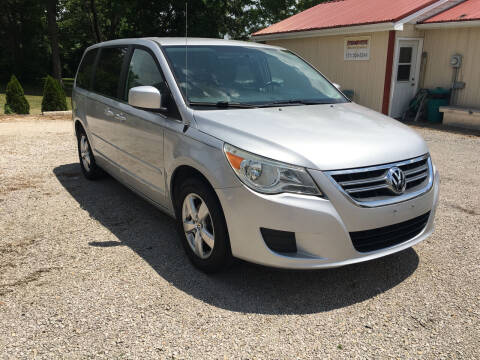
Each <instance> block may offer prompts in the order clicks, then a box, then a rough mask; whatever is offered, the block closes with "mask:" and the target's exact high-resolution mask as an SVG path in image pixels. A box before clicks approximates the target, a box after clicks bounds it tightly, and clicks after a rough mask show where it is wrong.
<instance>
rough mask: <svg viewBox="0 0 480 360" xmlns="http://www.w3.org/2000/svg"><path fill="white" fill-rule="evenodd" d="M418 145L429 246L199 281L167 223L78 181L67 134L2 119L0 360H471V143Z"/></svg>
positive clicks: (118, 189)
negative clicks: (425, 149) (425, 176)
mask: <svg viewBox="0 0 480 360" xmlns="http://www.w3.org/2000/svg"><path fill="white" fill-rule="evenodd" d="M417 130H418V131H419V132H420V133H421V134H422V135H423V136H424V137H425V139H426V140H427V141H428V143H429V146H430V149H431V152H432V156H433V159H434V162H435V163H436V165H437V167H438V168H439V170H440V173H441V176H442V178H441V202H440V205H439V208H438V212H437V217H436V231H435V233H434V235H433V236H432V237H431V238H429V239H428V240H427V241H424V242H423V243H421V244H419V245H417V246H415V248H414V249H409V250H406V251H404V252H402V253H399V254H395V255H392V256H389V257H386V258H383V259H379V260H374V261H371V262H367V263H362V264H357V265H352V266H348V267H343V268H339V269H331V270H324V271H281V270H275V269H269V268H264V267H260V266H255V265H251V264H248V263H244V262H238V263H237V264H235V266H234V267H232V268H231V269H230V270H229V271H228V272H226V273H223V274H220V275H215V276H207V275H204V274H203V273H200V272H198V271H197V270H195V269H194V268H193V267H192V266H191V265H190V264H189V262H188V261H187V259H186V256H185V255H184V254H183V250H182V248H181V245H180V244H179V241H178V238H177V235H176V232H175V230H174V222H173V220H172V219H170V218H169V217H167V216H166V215H163V214H162V213H161V212H159V211H158V210H156V209H155V208H154V207H152V206H151V205H149V204H148V203H146V202H145V201H143V200H141V199H140V198H138V197H137V196H135V195H134V194H132V193H131V192H130V191H128V190H127V189H126V188H124V187H123V186H122V185H120V184H119V183H118V182H116V181H115V180H113V179H111V178H108V177H107V178H105V179H103V180H100V181H98V182H89V181H86V180H85V179H84V178H83V177H82V176H81V173H80V168H79V166H78V165H77V156H76V144H75V140H74V137H73V135H72V133H73V129H72V123H71V122H70V121H64V120H52V121H45V120H44V121H41V120H38V119H36V120H35V119H31V118H26V119H21V120H17V119H6V118H1V117H0V149H1V155H0V358H7V359H8V358H34V357H35V358H49V359H50V358H69V359H75V358H93V357H95V358H97V357H98V358H102V357H104V358H109V359H112V358H115V359H117V358H118V359H124V358H125V359H127V358H128V359H130V358H162V359H163V358H175V359H176V358H179V359H180V358H185V359H224V358H226V359H294V358H299V359H310V358H312V359H320V358H379V359H383V358H389V357H392V358H402V359H406V358H408V359H413V358H427V359H452V358H462V359H474V358H477V359H478V358H479V357H480V308H479V304H480V290H479V289H480V246H479V241H480V137H475V136H471V135H465V134H456V133H452V132H446V131H438V130H432V129H424V128H417Z"/></svg>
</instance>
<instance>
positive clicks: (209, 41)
mask: <svg viewBox="0 0 480 360" xmlns="http://www.w3.org/2000/svg"><path fill="white" fill-rule="evenodd" d="M146 41H154V42H156V43H157V44H159V45H161V46H175V45H177V46H178V45H183V46H184V45H185V44H188V45H189V46H192V45H210V46H247V47H257V48H270V49H281V48H280V47H278V46H271V45H265V44H261V43H257V42H252V41H238V40H225V39H214V38H195V37H189V38H187V39H185V38H184V37H145V38H130V39H117V40H109V41H104V42H101V43H98V44H95V45H92V46H90V47H89V48H88V49H92V48H96V47H103V46H114V45H135V44H139V45H142V44H145V42H146Z"/></svg>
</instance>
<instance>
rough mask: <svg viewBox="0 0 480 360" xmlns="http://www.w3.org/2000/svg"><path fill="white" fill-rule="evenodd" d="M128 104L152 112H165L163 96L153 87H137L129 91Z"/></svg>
mask: <svg viewBox="0 0 480 360" xmlns="http://www.w3.org/2000/svg"><path fill="white" fill-rule="evenodd" d="M128 104H129V105H132V106H135V107H138V108H142V109H151V110H164V109H165V108H163V107H162V94H161V93H160V90H158V89H157V88H156V87H153V86H135V87H133V88H131V89H130V90H129V91H128Z"/></svg>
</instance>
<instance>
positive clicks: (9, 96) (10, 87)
mask: <svg viewBox="0 0 480 360" xmlns="http://www.w3.org/2000/svg"><path fill="white" fill-rule="evenodd" d="M5 95H6V102H5V107H4V112H5V114H28V113H29V112H30V104H29V103H28V101H27V99H26V98H25V95H24V93H23V88H22V85H20V82H19V81H18V80H17V78H16V77H15V75H12V77H11V78H10V81H9V82H8V84H7V89H6V91H5Z"/></svg>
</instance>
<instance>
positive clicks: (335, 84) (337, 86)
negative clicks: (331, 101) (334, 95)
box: [332, 83, 342, 90]
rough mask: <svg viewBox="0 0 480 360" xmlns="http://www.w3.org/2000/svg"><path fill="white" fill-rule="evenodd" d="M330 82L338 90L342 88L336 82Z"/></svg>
mask: <svg viewBox="0 0 480 360" xmlns="http://www.w3.org/2000/svg"><path fill="white" fill-rule="evenodd" d="M332 84H333V86H335V87H336V88H337V89H338V90H341V89H342V87H341V86H340V85H339V84H337V83H332Z"/></svg>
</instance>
